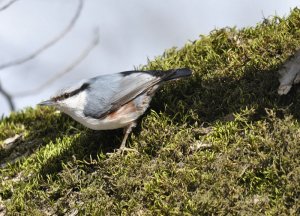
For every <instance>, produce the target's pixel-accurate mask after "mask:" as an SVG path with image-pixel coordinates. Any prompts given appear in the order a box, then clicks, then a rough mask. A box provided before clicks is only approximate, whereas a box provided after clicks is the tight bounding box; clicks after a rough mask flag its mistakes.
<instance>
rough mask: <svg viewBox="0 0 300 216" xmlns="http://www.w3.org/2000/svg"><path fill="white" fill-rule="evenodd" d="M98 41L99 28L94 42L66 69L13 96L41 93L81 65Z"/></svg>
mask: <svg viewBox="0 0 300 216" xmlns="http://www.w3.org/2000/svg"><path fill="white" fill-rule="evenodd" d="M98 43H99V31H98V29H96V30H95V36H94V38H93V40H92V42H91V43H90V44H89V46H88V47H87V48H86V49H85V50H83V51H82V52H81V54H80V55H79V56H78V57H77V58H76V59H75V61H73V62H72V63H71V64H70V65H68V66H67V67H66V68H65V69H63V70H62V71H60V72H59V73H57V74H55V75H54V76H53V77H52V78H50V79H49V80H47V81H46V82H45V83H43V84H42V85H40V86H39V87H37V88H35V89H32V90H28V91H22V92H19V93H15V94H13V97H26V96H29V95H33V94H37V93H40V91H42V90H44V89H45V88H46V87H48V86H49V85H50V84H52V83H53V82H54V81H56V80H57V79H59V78H61V77H62V76H64V75H65V74H67V73H69V72H70V71H72V70H73V69H74V68H75V67H76V66H77V65H79V64H80V63H81V62H82V61H83V60H84V59H85V58H86V57H87V56H88V55H89V54H90V52H91V51H92V50H93V48H95V47H96V46H97V44H98Z"/></svg>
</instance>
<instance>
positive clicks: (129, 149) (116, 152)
mask: <svg viewBox="0 0 300 216" xmlns="http://www.w3.org/2000/svg"><path fill="white" fill-rule="evenodd" d="M124 152H134V153H139V152H138V151H137V150H136V149H134V148H127V147H121V148H119V149H118V150H116V151H115V152H112V153H107V155H109V156H112V155H116V154H117V155H123V154H124Z"/></svg>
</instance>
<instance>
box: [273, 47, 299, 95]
mask: <svg viewBox="0 0 300 216" xmlns="http://www.w3.org/2000/svg"><path fill="white" fill-rule="evenodd" d="M278 73H279V74H280V78H279V82H280V86H279V87H278V94H279V95H285V94H287V93H288V92H289V91H290V90H291V88H292V85H294V84H297V83H299V82H300V49H299V50H298V51H297V52H296V53H295V54H294V56H293V57H292V58H290V59H289V60H287V61H286V62H285V63H284V64H283V65H282V66H281V69H280V70H279V71H278Z"/></svg>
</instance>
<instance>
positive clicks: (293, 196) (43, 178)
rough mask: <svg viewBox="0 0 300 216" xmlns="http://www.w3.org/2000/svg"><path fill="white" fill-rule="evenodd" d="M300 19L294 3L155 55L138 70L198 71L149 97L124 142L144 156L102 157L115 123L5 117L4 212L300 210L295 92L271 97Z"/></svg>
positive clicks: (298, 41) (1, 140) (297, 40)
mask: <svg viewBox="0 0 300 216" xmlns="http://www.w3.org/2000/svg"><path fill="white" fill-rule="evenodd" d="M299 26H300V10H299V9H294V10H293V11H292V12H291V14H290V16H289V17H287V18H280V17H274V18H272V19H269V20H265V21H264V22H263V23H261V24H258V25H257V26H256V27H253V28H245V29H241V30H237V29H235V28H226V29H220V30H214V31H212V32H211V34H210V35H208V36H201V38H200V39H199V40H196V41H194V42H192V43H187V44H186V45H185V46H184V47H183V48H181V49H175V48H174V49H171V50H168V51H166V53H165V54H164V55H162V56H161V57H158V58H156V59H155V60H153V61H150V62H149V63H148V65H146V66H144V67H143V68H144V69H146V68H147V69H169V68H180V67H189V68H191V69H192V70H193V71H194V75H193V77H192V78H190V79H187V80H180V81H178V82H173V83H170V84H168V85H165V87H164V88H163V89H162V90H161V91H160V92H159V93H158V94H157V95H156V96H155V98H154V100H153V102H152V103H151V108H150V109H149V110H148V112H147V113H146V114H145V115H144V116H143V118H142V119H141V120H140V122H139V124H138V125H139V126H138V127H137V128H136V129H135V130H134V131H133V134H132V135H131V136H130V138H129V140H128V144H129V145H131V146H132V147H134V148H136V149H137V150H138V151H139V154H136V153H128V154H126V155H123V156H122V155H113V156H111V157H109V156H107V155H106V153H107V152H112V151H113V149H114V148H116V147H117V146H116V145H118V144H119V143H120V140H121V139H122V131H101V132H95V131H91V130H88V129H86V128H84V127H83V126H81V125H79V124H78V123H76V122H74V121H73V120H71V119H70V118H69V117H67V116H66V115H63V114H60V113H58V112H56V111H55V110H52V109H40V108H35V109H31V108H30V109H27V110H25V111H23V112H19V113H12V114H11V115H10V116H9V117H5V118H3V119H2V120H1V122H0V146H1V147H0V158H1V161H0V164H1V167H2V168H1V171H0V182H1V184H0V197H1V198H0V214H1V211H2V212H6V213H7V214H14V213H23V214H29V215H38V214H40V215H45V214H77V213H78V214H94V215H101V214H102V215H120V214H133V215H153V214H158V215H199V214H200V215H201V214H202V215H212V214H214V215H227V214H238V215H247V214H248V215H252V214H253V215H257V214H262V215H265V214H269V215H299V214H300V201H299V200H300V199H299V195H300V184H299V182H300V145H299V140H300V139H299V138H300V124H299V117H300V111H299V110H300V102H299V101H300V100H299V99H300V92H299V88H297V87H295V88H293V89H292V90H291V92H290V93H289V94H288V95H286V96H278V94H277V88H278V86H279V82H278V73H277V71H278V69H279V68H280V67H281V66H282V64H283V63H284V62H285V61H286V60H287V59H288V58H289V57H290V56H291V55H293V53H295V51H296V50H297V49H298V48H299V45H300V30H299ZM15 135H21V136H19V137H18V139H16V140H13V141H12V142H13V143H12V142H9V141H7V139H8V138H10V137H14V136H15ZM5 140H6V141H5ZM10 141H11V140H10Z"/></svg>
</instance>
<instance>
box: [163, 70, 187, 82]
mask: <svg viewBox="0 0 300 216" xmlns="http://www.w3.org/2000/svg"><path fill="white" fill-rule="evenodd" d="M166 73H167V74H168V75H167V76H166V78H165V79H164V80H165V81H169V80H174V79H178V78H181V77H188V76H191V75H192V71H191V70H190V69H188V68H180V69H172V70H168V71H166Z"/></svg>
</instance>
